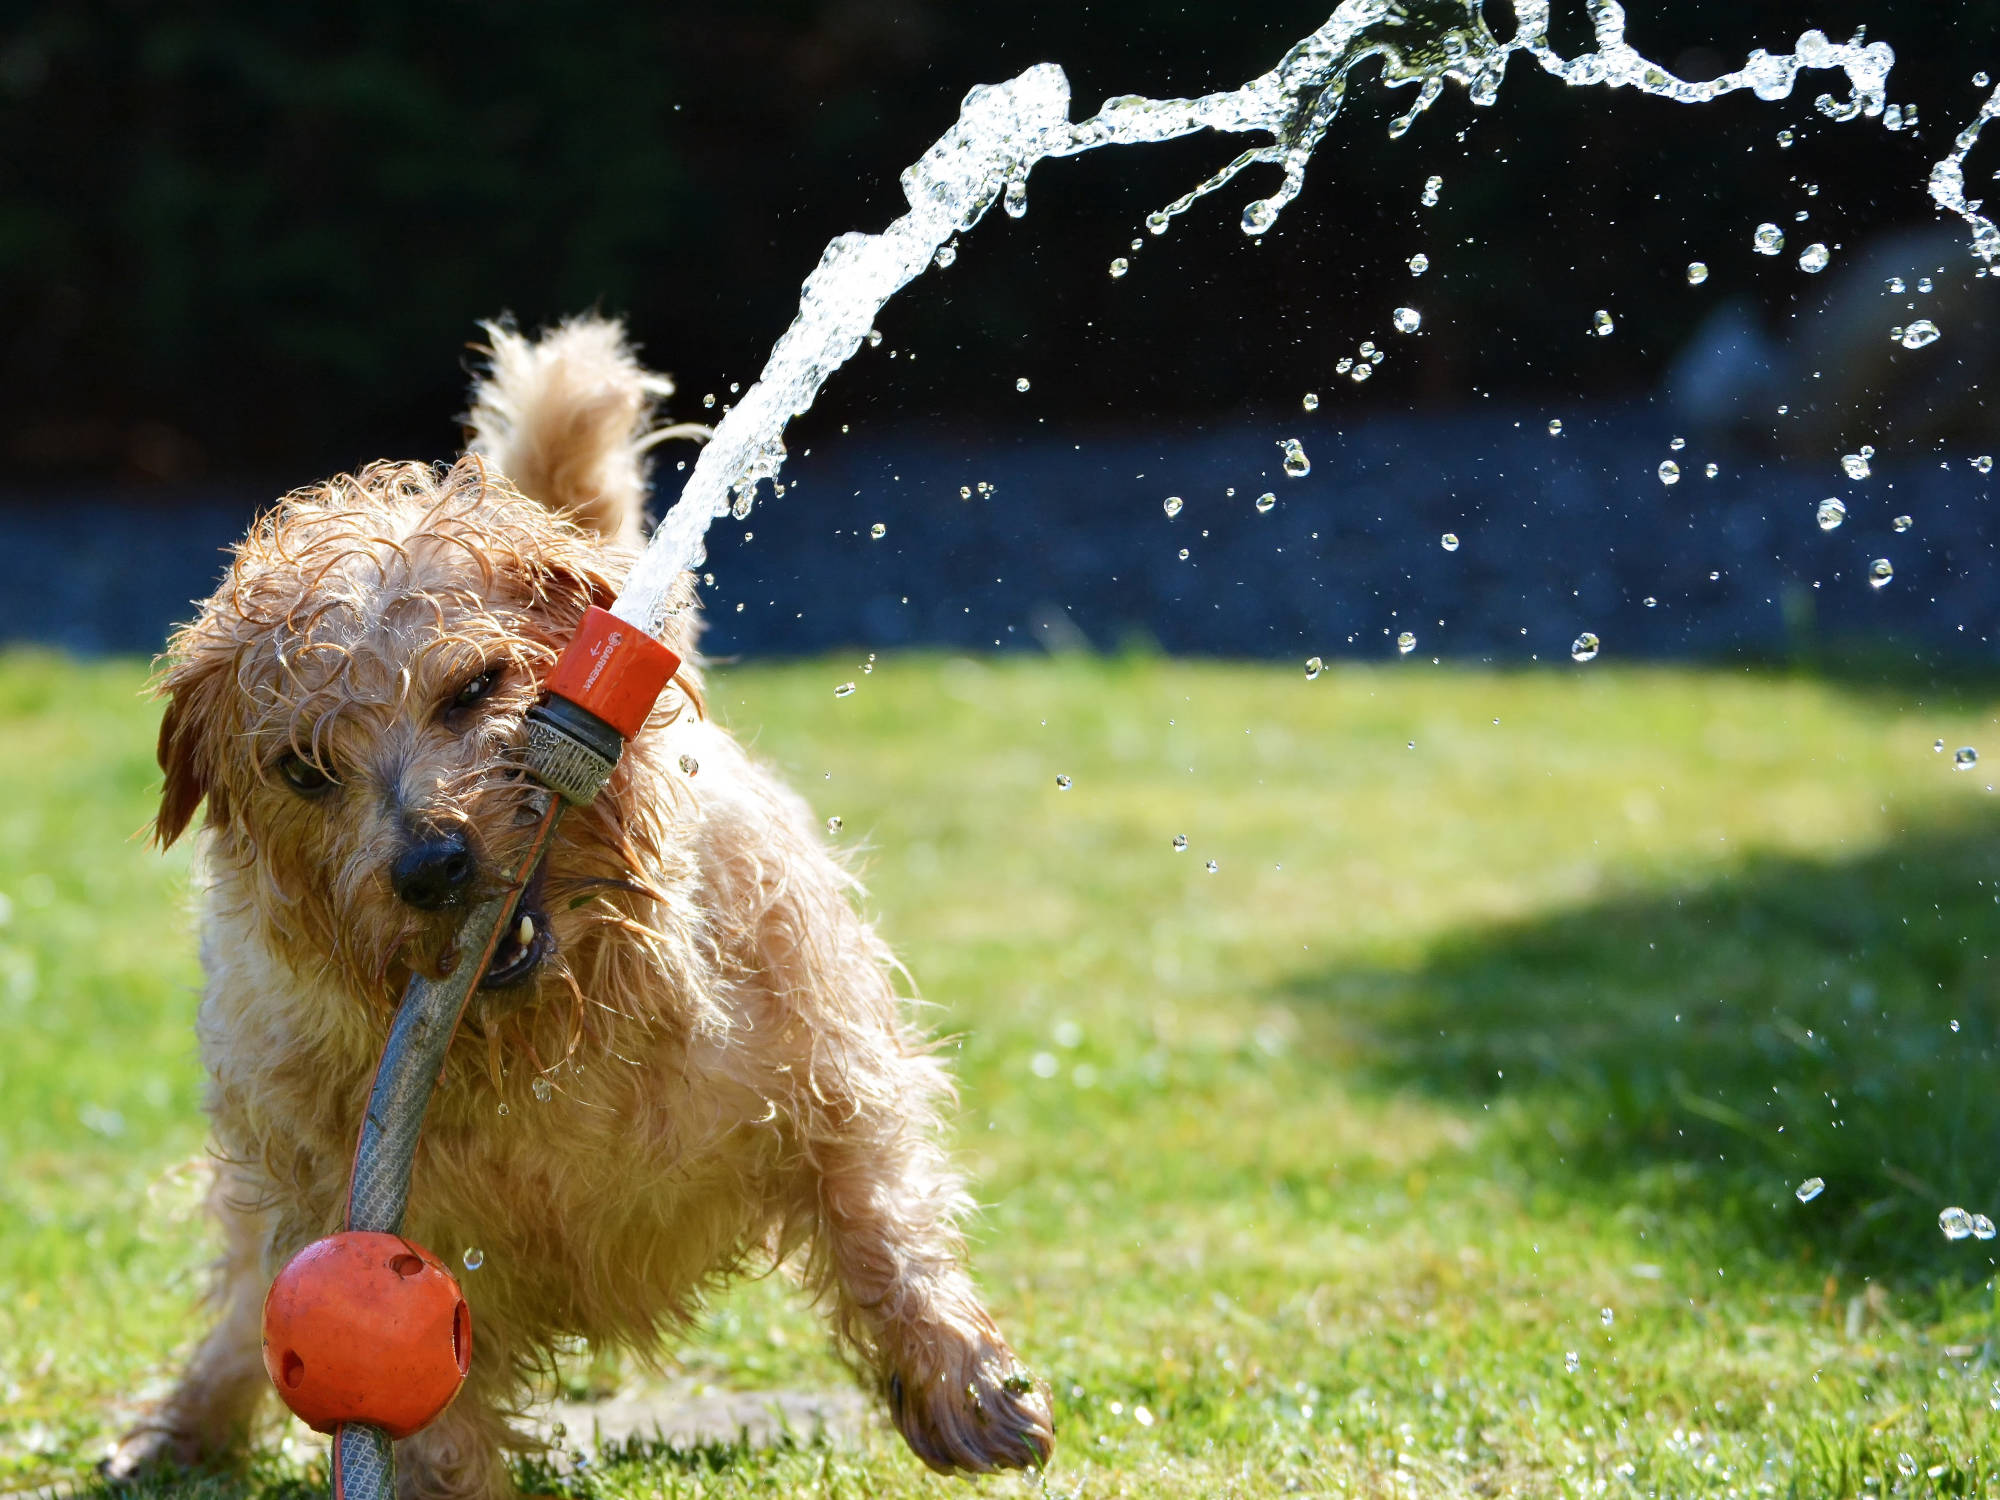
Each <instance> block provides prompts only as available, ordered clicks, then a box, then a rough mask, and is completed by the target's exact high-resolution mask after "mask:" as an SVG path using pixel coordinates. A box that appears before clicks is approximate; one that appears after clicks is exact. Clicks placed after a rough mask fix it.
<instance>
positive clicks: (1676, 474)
mask: <svg viewBox="0 0 2000 1500" xmlns="http://www.w3.org/2000/svg"><path fill="white" fill-rule="evenodd" d="M1680 482H1681V466H1680V465H1679V464H1677V463H1675V462H1674V461H1673V460H1672V459H1671V458H1663V459H1661V460H1660V483H1661V484H1679V483H1680Z"/></svg>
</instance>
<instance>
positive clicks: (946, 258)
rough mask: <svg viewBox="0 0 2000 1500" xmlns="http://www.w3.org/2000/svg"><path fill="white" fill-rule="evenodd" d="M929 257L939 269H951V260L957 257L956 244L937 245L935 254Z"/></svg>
mask: <svg viewBox="0 0 2000 1500" xmlns="http://www.w3.org/2000/svg"><path fill="white" fill-rule="evenodd" d="M931 259H932V261H933V262H934V263H935V264H936V266H937V268H938V269H939V270H940V271H948V270H950V269H951V265H952V262H953V261H955V260H957V259H958V246H956V245H939V246H938V249H937V254H936V255H934V256H932V257H931Z"/></svg>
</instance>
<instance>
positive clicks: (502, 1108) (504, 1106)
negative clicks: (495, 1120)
mask: <svg viewBox="0 0 2000 1500" xmlns="http://www.w3.org/2000/svg"><path fill="white" fill-rule="evenodd" d="M513 1112H514V1111H513V1110H511V1109H509V1108H508V1107H507V1101H506V1100H504V1099H503V1100H501V1101H500V1113H501V1114H503V1115H511V1114H512V1113H513Z"/></svg>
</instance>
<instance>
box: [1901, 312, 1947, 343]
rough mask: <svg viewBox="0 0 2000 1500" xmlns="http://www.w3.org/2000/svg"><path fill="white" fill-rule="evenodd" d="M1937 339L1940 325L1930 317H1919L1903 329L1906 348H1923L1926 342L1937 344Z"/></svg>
mask: <svg viewBox="0 0 2000 1500" xmlns="http://www.w3.org/2000/svg"><path fill="white" fill-rule="evenodd" d="M1937 341H1938V326H1937V324H1935V323H1933V322H1932V321H1931V320H1930V319H1929V318H1919V319H1917V321H1916V322H1914V323H1912V324H1911V325H1910V326H1909V327H1908V328H1905V329H1904V330H1903V347H1904V348H1905V349H1921V348H1923V347H1924V346H1925V345H1926V344H1935V343H1936V342H1937Z"/></svg>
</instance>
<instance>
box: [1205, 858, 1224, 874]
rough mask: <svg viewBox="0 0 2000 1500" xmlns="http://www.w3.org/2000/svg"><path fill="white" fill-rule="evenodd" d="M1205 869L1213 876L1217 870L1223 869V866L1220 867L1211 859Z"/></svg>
mask: <svg viewBox="0 0 2000 1500" xmlns="http://www.w3.org/2000/svg"><path fill="white" fill-rule="evenodd" d="M1203 868H1204V869H1206V870H1207V871H1208V873H1209V874H1211V875H1213V874H1214V873H1215V872H1216V871H1217V870H1219V869H1221V868H1222V866H1220V865H1218V864H1217V863H1216V862H1215V861H1214V860H1212V859H1211V860H1210V861H1209V862H1208V863H1207V864H1206V865H1205V866H1203Z"/></svg>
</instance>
